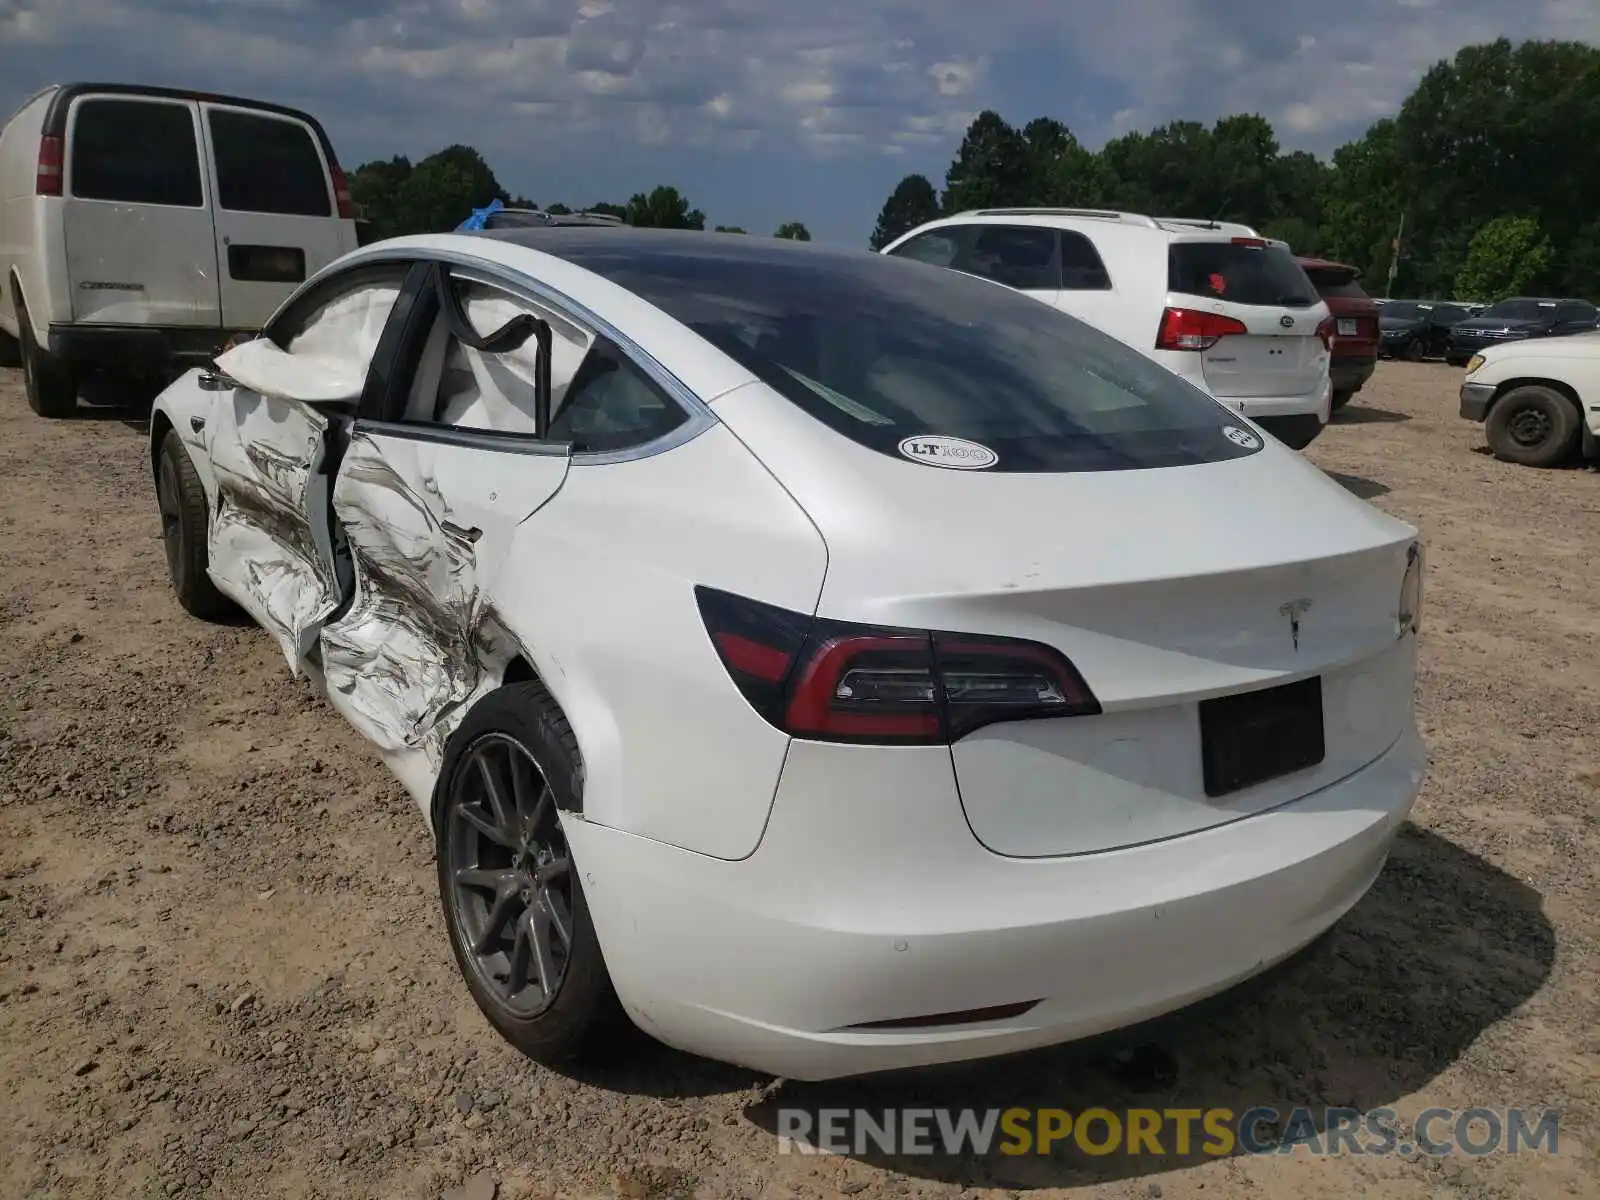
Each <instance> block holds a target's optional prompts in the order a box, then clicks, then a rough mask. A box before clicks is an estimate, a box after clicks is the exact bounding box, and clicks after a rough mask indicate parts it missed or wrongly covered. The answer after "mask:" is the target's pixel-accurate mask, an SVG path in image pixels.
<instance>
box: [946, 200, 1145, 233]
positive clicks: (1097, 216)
mask: <svg viewBox="0 0 1600 1200" xmlns="http://www.w3.org/2000/svg"><path fill="white" fill-rule="evenodd" d="M956 215H957V216H962V217H1088V218H1090V219H1092V220H1096V221H1121V222H1123V223H1124V224H1128V225H1144V226H1146V227H1148V228H1150V229H1155V228H1157V225H1156V221H1155V218H1153V217H1147V216H1145V215H1144V214H1143V213H1130V212H1118V211H1117V210H1115V209H1110V208H1052V207H1048V206H1039V207H1033V208H975V209H971V210H969V211H967V212H963V213H957V214H956Z"/></svg>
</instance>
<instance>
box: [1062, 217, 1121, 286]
mask: <svg viewBox="0 0 1600 1200" xmlns="http://www.w3.org/2000/svg"><path fill="white" fill-rule="evenodd" d="M1061 286H1062V288H1063V289H1065V290H1067V291H1075V292H1104V291H1109V290H1110V289H1111V273H1110V272H1109V271H1107V270H1106V264H1105V261H1104V260H1103V259H1101V257H1100V251H1098V250H1096V249H1095V245H1094V243H1093V242H1091V241H1090V240H1089V239H1088V238H1087V237H1086V236H1084V235H1083V234H1081V233H1079V232H1077V231H1076V230H1073V229H1063V230H1062V231H1061Z"/></svg>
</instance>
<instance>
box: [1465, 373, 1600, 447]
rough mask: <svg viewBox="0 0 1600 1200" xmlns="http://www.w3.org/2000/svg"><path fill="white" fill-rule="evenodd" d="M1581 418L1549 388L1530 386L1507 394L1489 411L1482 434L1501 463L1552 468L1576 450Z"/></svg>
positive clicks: (1567, 401)
mask: <svg viewBox="0 0 1600 1200" xmlns="http://www.w3.org/2000/svg"><path fill="white" fill-rule="evenodd" d="M1581 419H1582V418H1581V417H1580V415H1579V413H1578V411H1577V409H1576V408H1575V407H1574V406H1573V404H1572V401H1570V400H1568V399H1567V398H1566V397H1565V396H1563V395H1562V394H1561V393H1560V392H1557V391H1555V390H1554V389H1552V388H1547V387H1540V386H1538V385H1536V384H1535V385H1529V386H1528V387H1519V388H1516V389H1514V390H1513V391H1510V392H1507V393H1506V394H1505V395H1504V396H1502V397H1500V399H1498V400H1496V401H1495V403H1494V407H1493V408H1491V409H1490V410H1489V419H1488V421H1486V422H1485V423H1484V431H1485V433H1486V434H1487V435H1488V438H1489V449H1490V450H1492V451H1493V452H1494V456H1495V457H1496V458H1498V459H1500V460H1501V461H1502V462H1514V463H1521V464H1522V465H1523V466H1525V467H1554V466H1559V465H1560V464H1561V463H1563V462H1565V461H1567V460H1568V459H1569V458H1571V457H1572V456H1573V455H1574V454H1575V453H1576V452H1577V449H1578V440H1579V438H1580V436H1581V433H1582V431H1581V430H1580V429H1579V424H1578V423H1579V421H1580V420H1581Z"/></svg>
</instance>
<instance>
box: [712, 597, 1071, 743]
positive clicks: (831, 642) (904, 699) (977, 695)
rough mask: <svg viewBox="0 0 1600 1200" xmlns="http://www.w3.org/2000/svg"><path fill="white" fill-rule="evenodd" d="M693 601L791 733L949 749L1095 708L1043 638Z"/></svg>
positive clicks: (742, 602)
mask: <svg viewBox="0 0 1600 1200" xmlns="http://www.w3.org/2000/svg"><path fill="white" fill-rule="evenodd" d="M695 598H696V600H697V601H698V602H699V605H700V615H701V618H702V619H703V620H704V621H705V625H706V631H707V633H708V634H710V637H711V643H712V645H713V646H714V647H716V650H717V654H718V657H720V658H721V660H722V665H723V666H724V667H725V668H726V669H727V671H728V674H729V675H731V676H732V677H733V681H734V684H735V685H736V686H737V687H738V688H739V690H740V692H741V693H742V694H743V695H744V697H745V699H746V700H748V701H749V702H750V704H751V706H752V707H753V708H755V710H756V711H757V712H759V713H760V714H761V715H762V716H763V717H764V718H766V720H767V721H768V722H769V723H771V724H772V725H775V726H776V727H777V728H779V729H781V730H783V731H784V732H785V733H789V734H791V735H793V736H794V737H798V738H807V739H811V740H815V741H826V742H857V743H862V742H864V743H876V744H889V745H923V746H935V745H950V744H951V743H953V742H956V741H958V740H960V739H961V738H962V737H964V736H965V735H967V734H968V733H971V732H972V731H973V730H974V729H978V728H980V727H982V726H984V725H992V724H994V723H995V722H997V721H1019V720H1031V719H1036V718H1041V717H1071V716H1091V715H1094V714H1096V713H1099V712H1100V702H1099V701H1098V700H1097V699H1095V696H1094V693H1093V692H1092V691H1090V689H1089V685H1088V684H1087V683H1086V682H1085V681H1084V679H1083V676H1082V675H1080V674H1079V673H1078V670H1077V668H1076V667H1074V666H1073V665H1072V663H1071V662H1070V661H1068V660H1067V658H1066V657H1065V656H1063V655H1062V654H1060V653H1059V652H1058V651H1056V650H1054V649H1052V648H1051V647H1049V646H1045V645H1041V644H1039V643H1037V642H1029V641H1023V640H1021V639H1018V638H1003V637H988V636H983V635H978V634H962V633H943V632H936V631H930V630H926V629H900V628H886V627H882V626H875V625H855V624H850V623H847V622H841V621H825V620H817V619H813V618H811V617H807V616H804V615H802V614H800V613H795V612H790V611H788V610H787V609H782V608H775V607H773V606H772V605H768V604H762V603H760V602H758V601H754V600H748V599H745V598H744V597H742V596H735V595H733V594H731V593H729V592H721V591H717V590H715V589H713V588H707V587H698V588H696V589H695Z"/></svg>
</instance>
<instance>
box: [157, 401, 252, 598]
mask: <svg viewBox="0 0 1600 1200" xmlns="http://www.w3.org/2000/svg"><path fill="white" fill-rule="evenodd" d="M156 507H157V509H158V511H159V512H160V514H161V542H162V546H163V548H164V549H165V550H166V555H167V575H168V577H169V578H170V579H171V580H172V591H173V593H174V594H175V595H176V596H177V597H178V603H179V604H181V605H183V608H184V611H185V612H187V613H188V614H189V615H190V616H195V617H199V618H200V619H201V620H204V621H220V620H222V619H224V618H226V617H230V616H232V615H233V614H234V612H235V606H234V604H233V602H232V601H231V600H229V599H228V598H227V597H226V596H224V595H223V594H222V593H221V592H219V591H217V587H216V584H214V583H212V582H211V576H210V575H208V574H206V565H207V561H208V552H207V550H206V528H207V522H208V519H209V516H210V512H209V509H208V507H207V505H206V490H205V487H204V486H203V485H202V484H201V482H200V476H199V475H198V474H196V472H195V469H194V464H193V463H192V462H190V461H189V452H188V451H187V450H186V449H184V446H183V442H182V440H181V439H180V438H179V437H178V431H177V430H175V429H169V430H167V436H166V437H164V438H162V439H161V450H160V452H159V453H158V454H157V455H156Z"/></svg>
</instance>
